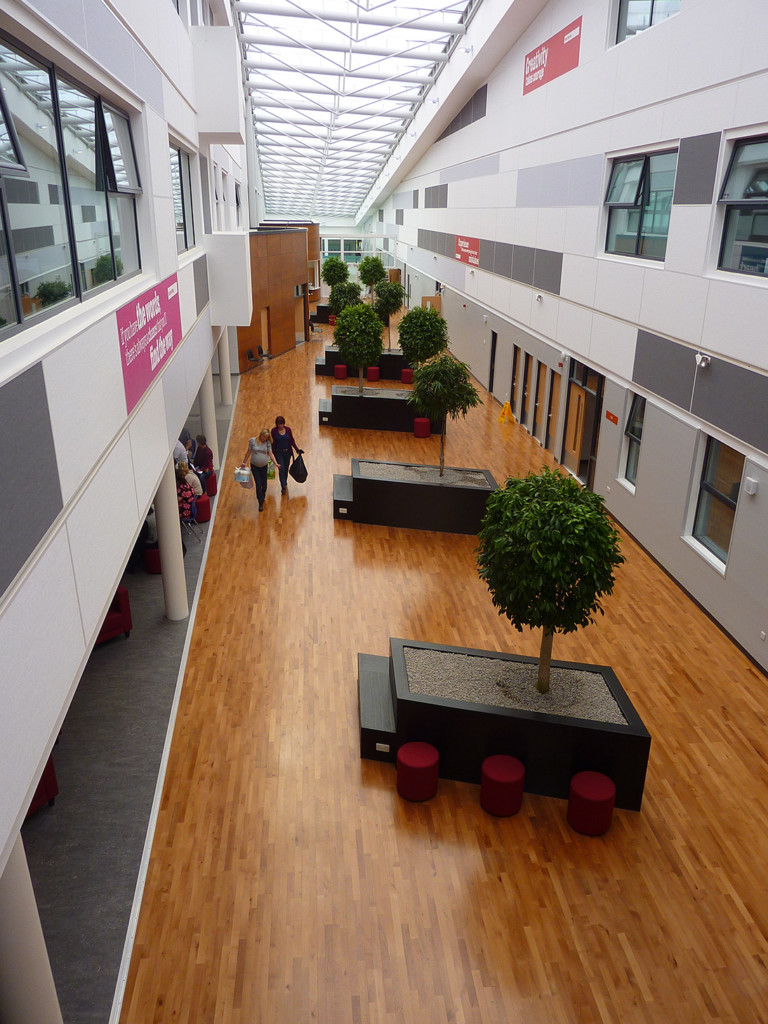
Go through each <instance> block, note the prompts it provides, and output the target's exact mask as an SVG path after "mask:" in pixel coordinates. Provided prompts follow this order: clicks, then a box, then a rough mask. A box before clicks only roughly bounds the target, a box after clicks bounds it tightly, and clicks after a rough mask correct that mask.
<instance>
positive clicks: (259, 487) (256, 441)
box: [242, 427, 274, 512]
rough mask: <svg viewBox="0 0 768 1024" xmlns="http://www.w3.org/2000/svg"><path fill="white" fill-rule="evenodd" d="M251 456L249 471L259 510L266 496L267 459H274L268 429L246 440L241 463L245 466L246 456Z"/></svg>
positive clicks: (262, 507) (262, 506)
mask: <svg viewBox="0 0 768 1024" xmlns="http://www.w3.org/2000/svg"><path fill="white" fill-rule="evenodd" d="M249 455H250V457H251V473H252V474H253V482H254V483H255V484H256V497H257V498H258V499H259V512H263V511H264V499H265V498H266V496H267V466H268V465H269V460H270V459H274V455H273V453H272V445H271V443H270V440H269V430H268V429H267V428H266V427H264V429H263V430H262V431H261V432H260V433H259V436H258V438H255V437H252V438H251V439H250V440H249V442H248V451H247V452H246V453H245V456H244V458H243V462H242V465H243V466H245V465H246V463H247V461H248V456H249Z"/></svg>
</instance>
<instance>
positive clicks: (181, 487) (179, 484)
mask: <svg viewBox="0 0 768 1024" xmlns="http://www.w3.org/2000/svg"><path fill="white" fill-rule="evenodd" d="M176 500H177V501H178V503H179V519H191V518H192V506H193V504H194V501H195V495H194V494H193V493H192V488H191V487H190V486H189V484H188V483H187V474H186V473H185V472H184V471H183V470H182V469H181V468H180V467H179V466H177V467H176Z"/></svg>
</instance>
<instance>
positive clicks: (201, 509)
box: [195, 494, 211, 523]
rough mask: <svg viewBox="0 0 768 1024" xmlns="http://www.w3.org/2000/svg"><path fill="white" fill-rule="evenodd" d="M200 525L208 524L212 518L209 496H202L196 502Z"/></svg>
mask: <svg viewBox="0 0 768 1024" xmlns="http://www.w3.org/2000/svg"><path fill="white" fill-rule="evenodd" d="M195 508H196V509H197V516H196V517H195V518H196V519H197V521H198V523H207V522H208V521H209V520H210V518H211V499H210V498H209V497H208V495H207V494H201V495H200V497H199V498H198V499H197V501H196V502H195Z"/></svg>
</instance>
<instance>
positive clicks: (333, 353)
mask: <svg viewBox="0 0 768 1024" xmlns="http://www.w3.org/2000/svg"><path fill="white" fill-rule="evenodd" d="M343 362H344V361H343V359H342V358H341V356H340V355H339V350H338V349H337V348H326V350H325V356H324V357H323V358H320V359H316V360H315V376H317V377H333V375H334V367H335V366H337V365H341V364H342V363H343ZM376 365H377V366H378V368H379V379H380V380H400V374H401V372H402V370H403V369H405V367H407V366H408V363H406V361H405V359H404V358H403V353H402V352H400V351H399V350H398V351H394V352H382V354H381V358H380V359H379V361H378V363H377V364H376ZM365 369H367V368H364V370H365ZM347 377H348V378H349V379H350V380H351V381H352V379H353V378H354V379H355V380H356V379H357V378H358V377H359V371H358V367H356V366H347Z"/></svg>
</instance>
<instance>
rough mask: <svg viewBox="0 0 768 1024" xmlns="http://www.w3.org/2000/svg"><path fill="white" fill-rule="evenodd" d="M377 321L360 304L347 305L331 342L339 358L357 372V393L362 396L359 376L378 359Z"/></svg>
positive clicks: (380, 326)
mask: <svg viewBox="0 0 768 1024" xmlns="http://www.w3.org/2000/svg"><path fill="white" fill-rule="evenodd" d="M382 331H383V327H382V323H381V320H379V318H378V317H377V316H376V313H375V311H374V310H373V309H372V308H371V307H370V306H366V305H365V303H363V302H360V303H358V304H357V305H356V306H347V307H346V308H345V309H343V310H342V311H341V313H339V315H338V318H337V320H336V327H335V329H334V332H333V340H334V341H335V343H336V344H337V345H338V347H339V353H340V355H341V358H342V359H343V360H344V362H345V363H346V364H347V365H348V366H357V367H358V369H359V372H360V394H362V393H363V373H364V371H365V367H366V366H375V365H376V364H377V363H378V361H379V359H380V358H381V348H382V345H381V334H382Z"/></svg>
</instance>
